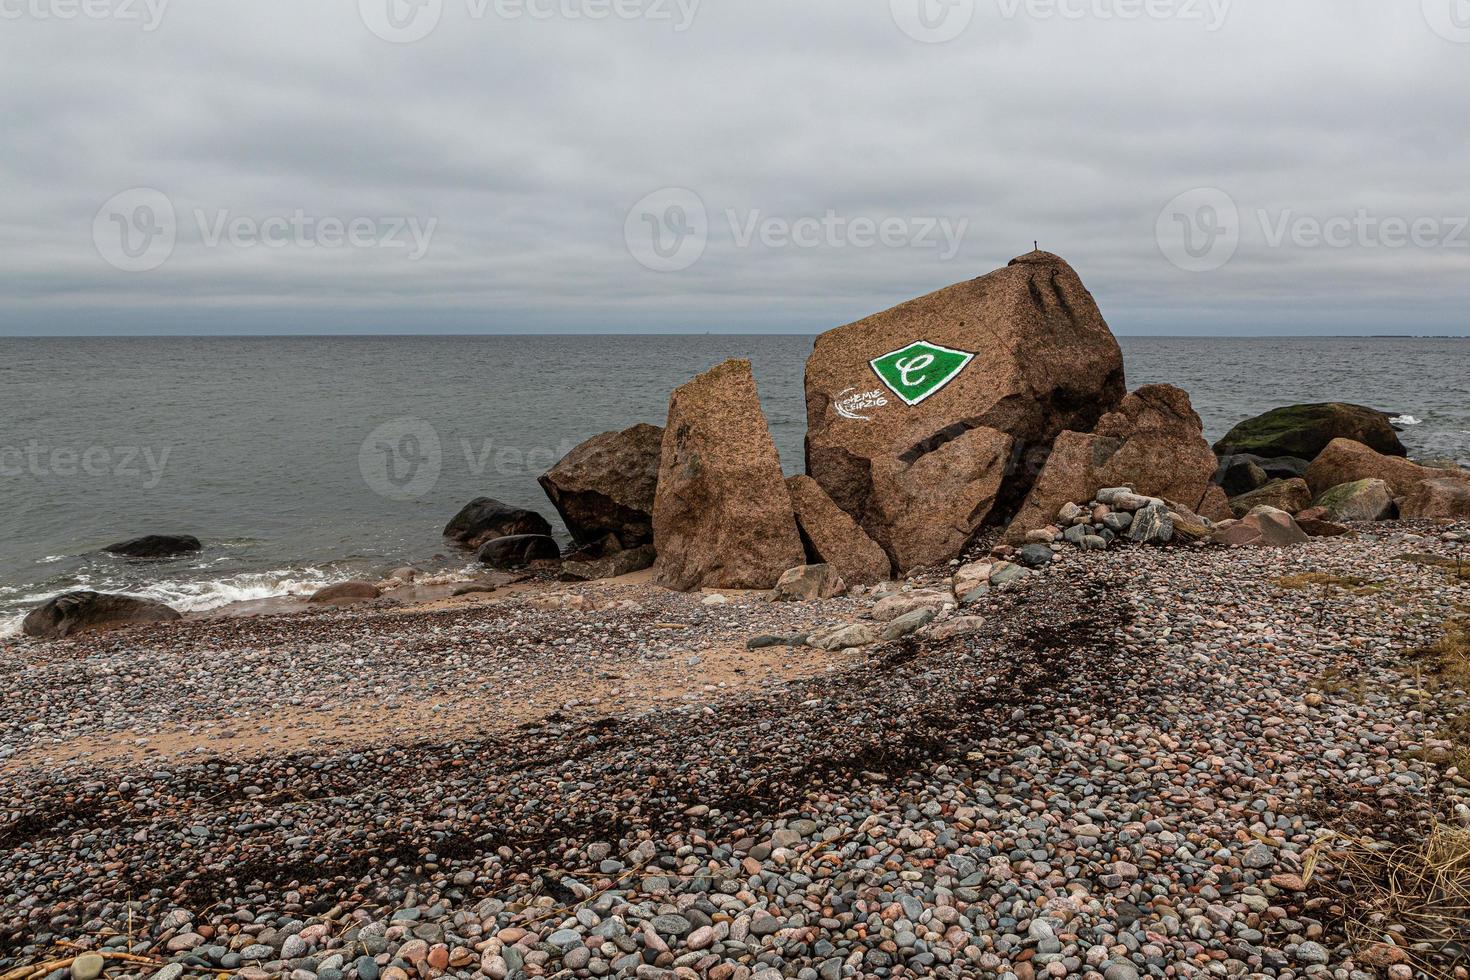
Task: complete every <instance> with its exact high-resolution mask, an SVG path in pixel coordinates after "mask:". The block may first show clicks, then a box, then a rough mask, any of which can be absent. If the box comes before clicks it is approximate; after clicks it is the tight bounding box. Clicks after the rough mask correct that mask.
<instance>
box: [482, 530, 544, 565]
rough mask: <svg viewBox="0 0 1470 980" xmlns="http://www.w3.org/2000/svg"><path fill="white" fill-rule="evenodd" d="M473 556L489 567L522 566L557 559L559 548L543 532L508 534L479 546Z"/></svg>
mask: <svg viewBox="0 0 1470 980" xmlns="http://www.w3.org/2000/svg"><path fill="white" fill-rule="evenodd" d="M475 558H476V559H478V560H479V561H480V563H481V564H484V565H489V566H490V567H491V568H499V569H509V568H524V567H525V566H526V565H530V564H531V563H533V562H538V561H559V560H560V559H561V548H560V547H559V546H558V545H557V543H556V539H555V538H553V537H551V536H549V535H545V534H508V535H506V536H505V537H501V538H492V539H491V540H489V541H486V542H485V543H484V544H482V545H481V546H480V550H479V551H477V552H476V553H475Z"/></svg>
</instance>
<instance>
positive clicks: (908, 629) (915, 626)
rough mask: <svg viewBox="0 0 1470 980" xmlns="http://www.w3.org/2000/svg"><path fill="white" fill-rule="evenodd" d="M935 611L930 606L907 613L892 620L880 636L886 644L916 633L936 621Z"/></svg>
mask: <svg viewBox="0 0 1470 980" xmlns="http://www.w3.org/2000/svg"><path fill="white" fill-rule="evenodd" d="M934 616H935V610H934V609H933V608H931V607H929V606H925V607H923V608H921V609H915V610H914V611H913V612H906V613H904V614H903V615H902V616H899V617H897V618H896V619H890V620H889V621H888V625H886V626H884V627H883V632H882V633H880V634H878V636H879V638H880V639H882V640H883V641H885V642H889V643H891V642H893V641H894V640H897V639H901V638H902V637H905V636H908V635H909V634H910V633H913V632H916V631H918V630H919V629H922V628H923V627H925V626H928V625H929V624H930V623H932V622H933V621H934Z"/></svg>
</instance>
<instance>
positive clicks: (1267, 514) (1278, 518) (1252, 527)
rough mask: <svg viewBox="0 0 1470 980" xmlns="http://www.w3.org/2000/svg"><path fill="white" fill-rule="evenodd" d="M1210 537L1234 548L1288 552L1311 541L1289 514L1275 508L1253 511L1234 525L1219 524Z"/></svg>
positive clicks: (1232, 522)
mask: <svg viewBox="0 0 1470 980" xmlns="http://www.w3.org/2000/svg"><path fill="white" fill-rule="evenodd" d="M1210 537H1211V539H1212V540H1213V541H1215V542H1216V543H1217V544H1223V545H1230V546H1232V547H1237V548H1289V547H1291V546H1293V545H1298V544H1306V543H1307V542H1308V541H1309V540H1311V539H1310V538H1309V537H1308V536H1307V533H1306V532H1305V531H1303V530H1302V529H1301V528H1300V527H1298V526H1297V523H1296V521H1294V520H1292V517H1291V515H1290V514H1288V513H1287V512H1286V511H1284V510H1277V509H1276V508H1275V507H1257V508H1256V509H1255V510H1253V511H1251V512H1250V513H1249V514H1247V515H1246V516H1245V517H1243V518H1241V519H1240V520H1238V521H1229V522H1227V523H1225V524H1221V525H1220V526H1219V527H1217V528H1215V529H1214V531H1213V532H1211V535H1210Z"/></svg>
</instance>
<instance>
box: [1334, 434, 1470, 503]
mask: <svg viewBox="0 0 1470 980" xmlns="http://www.w3.org/2000/svg"><path fill="white" fill-rule="evenodd" d="M1445 478H1447V479H1452V480H1454V479H1470V474H1454V475H1447V474H1446V471H1445V470H1440V469H1435V468H1433V467H1429V466H1420V465H1419V464H1418V463H1411V462H1409V461H1408V460H1407V459H1399V458H1398V457H1396V456H1385V455H1383V454H1382V453H1377V452H1374V451H1373V450H1372V449H1371V448H1369V447H1368V446H1365V445H1363V444H1362V443H1361V442H1354V441H1352V440H1351V439H1334V440H1333V441H1332V443H1331V444H1330V445H1328V447H1327V448H1326V449H1324V450H1323V451H1322V454H1321V455H1320V456H1318V457H1317V458H1316V459H1314V460H1312V465H1311V466H1309V467H1307V485H1308V486H1310V487H1311V488H1312V492H1313V493H1315V494H1318V495H1321V494H1324V493H1326V492H1327V491H1328V490H1331V489H1332V488H1333V487H1336V486H1341V485H1342V484H1344V483H1356V482H1357V481H1359V480H1382V481H1383V482H1385V483H1387V484H1388V487H1389V490H1390V491H1392V493H1393V495H1394V496H1395V497H1405V496H1408V495H1409V494H1410V493H1411V492H1412V491H1413V490H1414V488H1415V487H1417V486H1418V485H1419V484H1421V483H1423V482H1424V481H1425V480H1436V479H1445Z"/></svg>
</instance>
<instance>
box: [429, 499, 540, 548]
mask: <svg viewBox="0 0 1470 980" xmlns="http://www.w3.org/2000/svg"><path fill="white" fill-rule="evenodd" d="M550 533H551V525H550V524H549V523H547V520H546V518H544V517H542V516H541V515H540V514H538V513H536V512H535V511H530V510H523V509H521V508H520V507H512V506H510V505H509V504H503V503H501V502H500V501H498V500H495V499H494V498H492V497H477V498H475V499H474V500H472V501H470V502H469V503H467V504H465V506H464V509H462V510H461V511H460V512H459V513H458V514H455V515H454V518H453V519H452V520H450V522H449V523H448V524H446V525H445V526H444V536H445V537H446V538H449V539H450V540H451V541H453V542H455V543H456V544H459V545H460V546H462V547H465V548H470V549H475V548H478V547H480V545H482V544H484V543H485V542H486V541H489V540H491V539H493V538H504V537H510V536H511V535H516V534H550Z"/></svg>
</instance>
